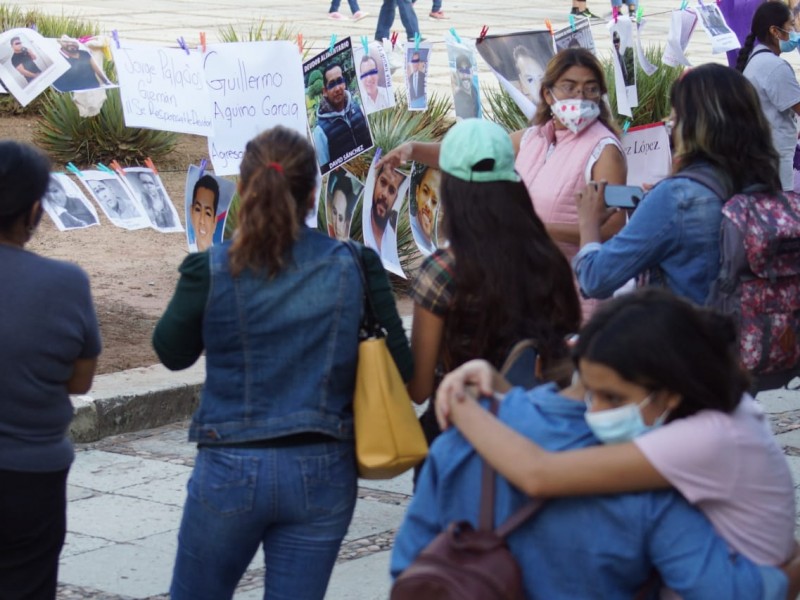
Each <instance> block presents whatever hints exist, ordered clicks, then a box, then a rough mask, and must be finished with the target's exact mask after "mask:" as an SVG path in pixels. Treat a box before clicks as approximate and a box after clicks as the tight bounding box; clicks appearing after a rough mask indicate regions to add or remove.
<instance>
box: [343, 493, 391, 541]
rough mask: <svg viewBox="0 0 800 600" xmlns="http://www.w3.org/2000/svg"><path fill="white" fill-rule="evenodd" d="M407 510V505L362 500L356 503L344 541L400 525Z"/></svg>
mask: <svg viewBox="0 0 800 600" xmlns="http://www.w3.org/2000/svg"><path fill="white" fill-rule="evenodd" d="M405 512H406V508H405V506H397V505H393V504H385V503H383V502H377V501H375V500H360V501H359V502H357V503H356V510H355V513H354V514H353V520H352V521H351V522H350V528H349V529H348V530H347V535H345V536H344V541H346V542H349V541H352V540H357V539H359V538H362V537H365V536H368V535H375V534H376V533H382V532H384V531H388V530H390V529H394V528H396V527H399V525H400V522H401V521H402V520H403V516H404V515H405Z"/></svg>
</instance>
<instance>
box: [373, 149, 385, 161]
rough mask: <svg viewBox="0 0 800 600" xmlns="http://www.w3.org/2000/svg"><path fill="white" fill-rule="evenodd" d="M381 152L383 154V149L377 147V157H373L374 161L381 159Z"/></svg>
mask: <svg viewBox="0 0 800 600" xmlns="http://www.w3.org/2000/svg"><path fill="white" fill-rule="evenodd" d="M381 154H383V150H381V149H380V148H375V158H373V159H372V160H373V162H378V161H379V160H380V159H381Z"/></svg>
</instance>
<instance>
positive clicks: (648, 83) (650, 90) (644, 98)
mask: <svg viewBox="0 0 800 600" xmlns="http://www.w3.org/2000/svg"><path fill="white" fill-rule="evenodd" d="M644 53H645V56H647V59H648V60H649V61H650V63H651V64H653V65H658V70H657V71H656V72H655V73H653V74H652V75H647V74H646V73H645V72H644V70H643V69H642V67H641V65H640V64H639V63H638V62H637V63H636V89H637V92H638V94H639V106H638V107H636V108H634V109H633V119H631V126H637V125H647V124H648V123H655V122H656V121H661V120H662V119H665V118H667V117H668V116H669V112H670V105H669V92H670V90H671V89H672V84H673V83H674V82H675V80H677V79H678V78H679V77H680V76H681V73H683V67H682V66H678V67H669V66H667V65H665V64H662V62H661V57H662V56H663V54H664V49H663V48H662V47H661V46H648V47H647V48H646V49H645V51H644ZM603 69H604V71H605V76H606V81H607V82H608V86H609V90H608V101H609V104H610V105H611V112H612V114H613V115H614V117H616V119H617V122H618V123H622V122H624V121H625V120H626V119H627V118H628V117H626V116H624V115H619V114H618V113H617V112H616V110H617V91H616V86H614V85H613V82H614V64H613V62H612V61H611V59H607V60H604V61H603Z"/></svg>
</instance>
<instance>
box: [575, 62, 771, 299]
mask: <svg viewBox="0 0 800 600" xmlns="http://www.w3.org/2000/svg"><path fill="white" fill-rule="evenodd" d="M671 102H672V111H673V112H672V122H673V134H672V135H673V143H674V148H675V156H674V165H675V173H674V175H673V176H672V177H670V178H668V179H665V180H664V181H661V182H660V183H658V184H657V185H656V186H655V187H654V188H653V189H652V190H651V191H650V192H649V193H648V194H647V195H646V196H645V197H644V198H643V199H642V202H641V203H640V204H639V206H638V207H637V208H636V210H635V211H634V213H633V215H632V216H631V219H630V221H629V222H628V224H627V225H625V227H623V228H622V230H621V231H620V232H619V233H618V234H617V235H616V236H614V237H613V238H611V239H610V240H608V241H606V242H605V243H603V244H601V243H600V225H601V223H602V222H603V220H604V218H605V217H606V216H607V210H608V209H607V208H606V207H605V203H604V197H603V191H604V188H605V182H591V183H590V184H589V185H588V186H587V187H586V189H585V190H584V191H583V192H581V193H579V194H578V197H577V203H578V214H579V222H580V226H579V227H580V237H581V249H580V251H579V252H578V254H577V256H576V257H575V259H574V260H573V263H572V264H573V268H574V269H575V273H576V274H577V276H578V283H579V284H580V288H581V292H582V293H583V294H584V295H585V296H587V297H589V298H608V297H609V296H611V295H612V294H613V293H614V291H615V290H616V289H617V288H619V287H620V286H621V285H622V284H624V283H625V282H626V281H628V280H629V279H630V278H631V277H636V276H638V275H640V274H643V273H645V272H648V271H649V275H650V280H651V281H653V280H658V281H659V283H662V284H663V285H665V286H666V287H667V288H669V289H670V290H672V291H673V292H674V293H676V294H677V295H679V296H683V297H685V298H688V299H689V300H691V301H693V302H695V303H697V304H703V303H704V302H705V300H706V297H707V296H708V292H709V288H710V286H711V282H712V281H713V280H714V279H715V278H716V277H717V275H718V272H719V231H720V223H721V221H722V212H721V209H722V205H723V203H724V202H725V201H726V200H727V196H731V195H733V193H735V192H738V191H741V190H743V189H744V188H746V187H748V186H750V185H754V184H760V185H762V186H766V189H767V190H768V191H770V192H778V191H779V190H780V189H781V185H780V178H779V174H778V162H779V161H778V155H777V153H776V151H775V149H774V147H773V145H772V142H771V139H772V138H771V137H770V128H769V124H768V123H767V121H766V119H765V118H764V115H763V112H762V111H761V106H760V103H759V100H758V94H757V93H756V90H755V89H754V88H753V86H752V85H751V84H750V82H749V81H747V79H746V78H745V77H744V76H743V75H742V74H741V73H738V72H737V71H734V70H733V69H730V68H728V67H724V66H722V65H717V64H706V65H701V66H699V67H697V68H695V69H692V70H691V71H687V72H686V73H685V74H684V75H683V77H681V79H679V80H678V81H676V82H675V84H674V85H673V86H672V92H671ZM690 171H703V172H705V173H707V174H709V175H712V176H715V177H716V178H717V180H718V182H719V183H720V184H721V187H723V188H724V189H726V190H727V194H726V197H725V198H721V197H719V196H718V195H717V194H715V193H714V192H713V191H712V190H711V189H709V188H708V187H706V186H705V185H703V184H701V183H699V182H697V181H695V180H693V179H689V178H688V176H686V175H685V173H687V172H690Z"/></svg>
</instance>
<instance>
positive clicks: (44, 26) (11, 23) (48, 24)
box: [0, 5, 100, 115]
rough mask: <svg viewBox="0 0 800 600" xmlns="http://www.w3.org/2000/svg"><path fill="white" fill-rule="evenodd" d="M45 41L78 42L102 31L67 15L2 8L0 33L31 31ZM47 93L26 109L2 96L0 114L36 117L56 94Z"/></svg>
mask: <svg viewBox="0 0 800 600" xmlns="http://www.w3.org/2000/svg"><path fill="white" fill-rule="evenodd" d="M32 26H35V27H36V30H37V31H38V32H39V33H40V34H41V35H43V36H44V37H48V38H54V37H60V36H62V35H63V34H67V35H68V36H70V37H74V38H79V37H85V36H90V35H97V34H98V32H99V30H100V29H99V27H98V26H97V24H96V23H90V22H89V21H85V20H83V19H81V18H80V17H75V16H68V15H48V14H45V13H43V12H41V11H39V10H37V9H29V10H22V8H20V7H19V6H9V5H0V31H8V30H9V29H16V28H18V27H32ZM53 93H54V92H52V91H51V90H47V91H46V92H45V93H44V94H42V95H40V96H39V97H38V98H36V99H35V100H34V101H33V102H31V103H30V104H28V105H27V106H22V105H21V104H20V103H19V102H17V100H16V98H14V97H13V96H11V95H10V94H2V95H0V114H6V115H22V114H26V115H35V114H38V113H39V112H40V110H41V108H42V103H43V100H44V98H46V97H47V96H48V95H50V94H53Z"/></svg>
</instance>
